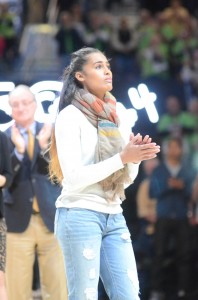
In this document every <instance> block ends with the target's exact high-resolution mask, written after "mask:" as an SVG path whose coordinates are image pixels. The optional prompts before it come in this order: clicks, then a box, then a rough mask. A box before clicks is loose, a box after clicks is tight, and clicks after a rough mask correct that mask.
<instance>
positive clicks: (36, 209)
mask: <svg viewBox="0 0 198 300" xmlns="http://www.w3.org/2000/svg"><path fill="white" fill-rule="evenodd" d="M27 132H28V144H27V153H28V156H29V158H30V160H32V159H33V155H34V135H33V134H32V131H31V129H28V131H27ZM32 208H33V211H34V212H39V206H38V202H37V199H36V197H35V196H34V198H33V206H32Z"/></svg>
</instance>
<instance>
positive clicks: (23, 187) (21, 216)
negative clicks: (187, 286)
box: [4, 85, 67, 300]
mask: <svg viewBox="0 0 198 300" xmlns="http://www.w3.org/2000/svg"><path fill="white" fill-rule="evenodd" d="M9 103H10V106H11V109H12V118H13V119H14V121H15V122H14V124H13V126H12V127H11V128H9V129H8V130H7V131H6V133H7V135H8V136H9V137H10V140H11V144H12V146H11V147H12V152H11V162H12V169H13V181H12V184H11V186H10V187H9V188H8V189H6V190H5V198H4V204H5V205H4V206H5V218H6V224H7V228H8V234H7V265H6V276H7V288H8V298H9V300H19V299H20V300H27V299H32V278H33V264H34V260H35V254H37V257H38V263H39V271H40V281H41V291H42V299H43V300H45V299H46V300H47V299H51V300H65V299H67V291H66V282H65V280H64V278H65V275H64V265H63V260H62V253H61V251H60V248H59V245H58V243H57V240H56V238H55V236H54V234H53V231H54V215H55V201H56V198H57V196H58V195H59V193H60V190H59V187H58V186H56V185H55V184H52V183H51V182H50V181H49V178H48V161H47V158H45V157H44V154H43V153H44V151H45V150H46V149H47V147H48V143H49V138H50V135H51V125H49V124H45V125H44V124H41V123H38V122H36V121H35V120H34V114H35V111H36V107H37V104H36V100H35V97H34V95H33V94H32V92H31V91H30V89H29V88H28V87H27V86H24V85H19V86H17V87H16V88H15V89H14V90H13V91H12V92H11V93H10V95H9ZM30 142H31V144H30ZM30 147H31V149H30Z"/></svg>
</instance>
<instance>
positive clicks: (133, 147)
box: [120, 133, 160, 164]
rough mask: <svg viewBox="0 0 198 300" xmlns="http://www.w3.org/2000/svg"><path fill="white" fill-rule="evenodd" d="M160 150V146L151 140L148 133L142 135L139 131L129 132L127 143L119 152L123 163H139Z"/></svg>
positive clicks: (155, 154) (150, 157)
mask: <svg viewBox="0 0 198 300" xmlns="http://www.w3.org/2000/svg"><path fill="white" fill-rule="evenodd" d="M159 152H160V146H159V145H157V144H156V143H154V142H152V138H150V137H149V135H146V136H145V137H142V135H141V134H140V133H138V134H136V135H134V134H133V133H131V134H130V138H129V143H128V144H127V145H126V146H125V147H124V148H123V149H122V151H121V152H120V157H121V160H122V162H123V164H126V163H140V162H141V161H143V160H148V159H152V158H154V157H156V156H157V153H159Z"/></svg>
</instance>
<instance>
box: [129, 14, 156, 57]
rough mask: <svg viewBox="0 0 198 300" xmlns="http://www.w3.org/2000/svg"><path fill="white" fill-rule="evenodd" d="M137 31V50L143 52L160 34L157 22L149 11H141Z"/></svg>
mask: <svg viewBox="0 0 198 300" xmlns="http://www.w3.org/2000/svg"><path fill="white" fill-rule="evenodd" d="M135 31H136V34H137V37H138V41H137V50H138V52H139V51H142V49H146V48H147V47H148V46H149V45H150V42H151V39H152V38H153V37H154V36H155V34H156V33H157V32H158V26H157V22H156V20H155V18H153V16H152V14H151V13H150V11H149V10H147V9H141V10H140V13H139V19H138V22H137V25H136V26H135Z"/></svg>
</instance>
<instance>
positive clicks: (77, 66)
mask: <svg viewBox="0 0 198 300" xmlns="http://www.w3.org/2000/svg"><path fill="white" fill-rule="evenodd" d="M97 52H99V53H101V51H100V50H98V49H94V48H86V47H85V48H82V49H80V50H78V51H76V52H74V53H73V54H72V55H71V63H70V65H69V66H68V67H67V68H66V69H65V71H64V73H63V77H62V81H63V87H62V91H61V95H60V102H59V107H58V112H60V111H61V110H63V109H64V108H65V107H67V106H68V105H69V104H71V102H72V100H73V99H74V96H75V93H76V90H78V89H79V88H83V86H82V85H81V83H80V82H79V81H78V80H77V79H76V77H75V74H76V72H78V71H79V72H81V71H82V70H83V66H84V65H85V64H86V63H87V59H88V56H89V55H90V54H92V53H97ZM63 138H64V137H63ZM49 155H50V161H49V176H50V179H51V180H52V182H56V183H59V184H61V182H62V180H63V173H62V170H61V167H60V163H59V159H58V154H57V148H56V138H55V130H54V128H53V130H52V135H51V143H50V147H49Z"/></svg>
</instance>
